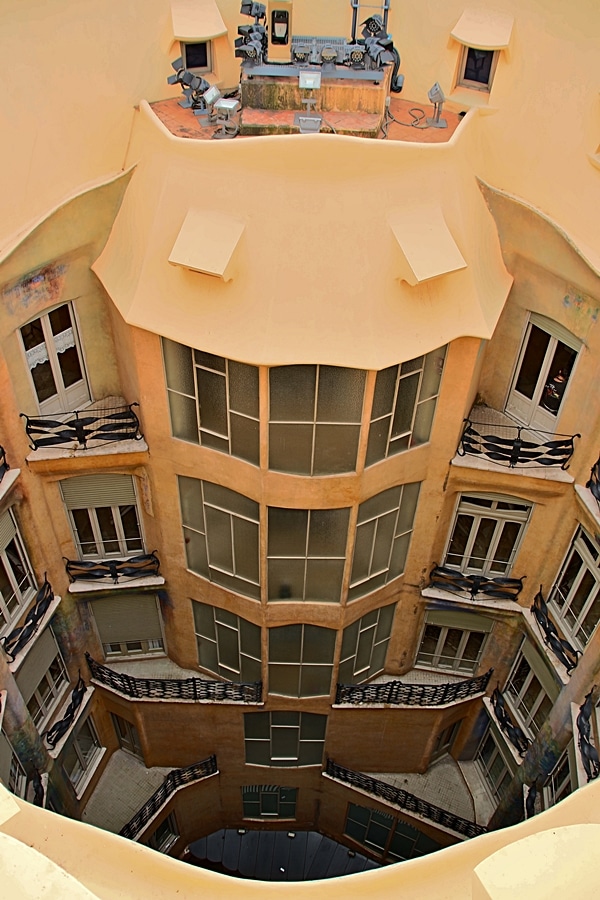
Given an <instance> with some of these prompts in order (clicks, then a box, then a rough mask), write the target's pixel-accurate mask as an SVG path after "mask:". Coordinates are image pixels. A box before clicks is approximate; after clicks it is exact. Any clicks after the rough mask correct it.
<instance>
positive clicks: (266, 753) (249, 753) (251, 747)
mask: <svg viewBox="0 0 600 900" xmlns="http://www.w3.org/2000/svg"><path fill="white" fill-rule="evenodd" d="M246 762H247V763H248V764H249V765H251V766H252V765H254V766H268V765H269V764H270V762H271V755H270V746H269V742H268V741H246Z"/></svg>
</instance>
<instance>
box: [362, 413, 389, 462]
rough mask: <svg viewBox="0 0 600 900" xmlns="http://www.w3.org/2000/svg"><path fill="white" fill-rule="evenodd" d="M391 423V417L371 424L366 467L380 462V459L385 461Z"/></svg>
mask: <svg viewBox="0 0 600 900" xmlns="http://www.w3.org/2000/svg"><path fill="white" fill-rule="evenodd" d="M390 421H391V416H387V417H386V418H385V419H379V420H378V421H377V422H373V423H372V424H371V427H370V428H369V443H368V446H367V459H366V463H365V465H367V466H372V465H373V463H376V462H379V460H380V459H385V456H386V453H387V441H388V432H389V430H390Z"/></svg>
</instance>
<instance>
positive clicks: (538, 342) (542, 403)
mask: <svg viewBox="0 0 600 900" xmlns="http://www.w3.org/2000/svg"><path fill="white" fill-rule="evenodd" d="M580 349H581V341H580V340H579V339H578V338H576V337H575V336H574V335H573V334H571V333H570V332H569V331H567V329H566V328H563V327H562V326H561V325H559V324H558V322H553V321H552V320H551V319H547V318H546V317H545V316H540V315H537V314H536V313H532V314H531V315H530V318H529V324H528V326H527V331H526V332H525V338H524V340H523V344H522V346H521V350H520V353H519V357H518V359H517V365H516V369H515V374H514V377H513V380H512V384H511V387H510V392H509V395H508V400H507V403H506V412H507V413H510V415H512V416H514V417H515V419H518V420H519V422H523V423H524V424H525V425H530V426H531V427H532V428H539V429H540V430H542V431H550V432H552V431H554V430H555V429H556V420H557V416H558V413H559V412H560V409H561V405H562V402H563V397H564V395H565V392H566V389H567V385H568V383H569V379H570V377H571V373H572V371H573V367H574V365H575V361H576V359H577V354H578V352H579V350H580Z"/></svg>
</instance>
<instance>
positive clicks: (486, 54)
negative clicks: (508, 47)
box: [464, 47, 494, 84]
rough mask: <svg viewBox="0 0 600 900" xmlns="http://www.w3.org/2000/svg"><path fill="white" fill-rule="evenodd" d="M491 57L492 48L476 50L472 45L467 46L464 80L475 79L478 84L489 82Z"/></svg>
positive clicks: (492, 56) (492, 54) (492, 57)
mask: <svg viewBox="0 0 600 900" xmlns="http://www.w3.org/2000/svg"><path fill="white" fill-rule="evenodd" d="M493 59H494V52H493V50H476V49H475V48H474V47H469V48H468V49H467V59H466V62H465V75H464V77H465V80H466V81H476V82H477V83H478V84H489V81H490V73H491V71H492V62H493Z"/></svg>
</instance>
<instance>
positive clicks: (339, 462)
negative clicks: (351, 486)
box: [313, 425, 360, 475]
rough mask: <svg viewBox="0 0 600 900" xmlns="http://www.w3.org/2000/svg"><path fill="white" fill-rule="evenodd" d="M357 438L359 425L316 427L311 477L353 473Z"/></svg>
mask: <svg viewBox="0 0 600 900" xmlns="http://www.w3.org/2000/svg"><path fill="white" fill-rule="evenodd" d="M359 437H360V426H359V425H317V426H316V431H315V456H314V466H313V475H328V474H335V473H336V472H353V471H354V469H355V468H356V453H357V450H358V439H359Z"/></svg>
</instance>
